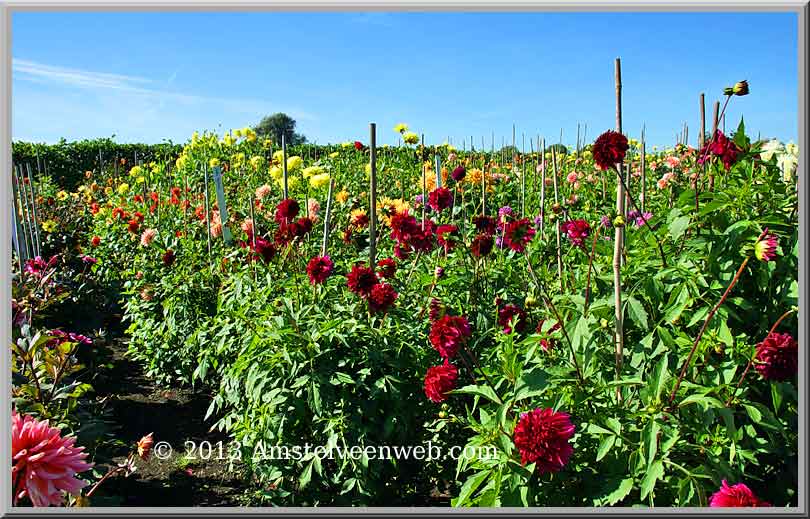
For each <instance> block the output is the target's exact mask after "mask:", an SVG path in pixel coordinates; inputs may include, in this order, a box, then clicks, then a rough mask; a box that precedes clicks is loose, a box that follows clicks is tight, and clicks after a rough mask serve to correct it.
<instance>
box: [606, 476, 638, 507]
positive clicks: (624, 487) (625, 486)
mask: <svg viewBox="0 0 810 519" xmlns="http://www.w3.org/2000/svg"><path fill="white" fill-rule="evenodd" d="M631 490H633V478H626V479H623V480H622V481H621V482H620V483H619V486H618V487H616V489H615V490H614V491H612V492H611V493H610V494H608V495H606V496H605V500H606V501H607V504H609V505H611V506H613V505H615V504H616V503H618V502H619V501H621V500H622V499H624V498H625V497H627V496H628V495H630V491H631Z"/></svg>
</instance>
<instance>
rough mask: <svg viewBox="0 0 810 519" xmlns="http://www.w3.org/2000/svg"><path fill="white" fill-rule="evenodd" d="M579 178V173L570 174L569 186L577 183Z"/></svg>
mask: <svg viewBox="0 0 810 519" xmlns="http://www.w3.org/2000/svg"><path fill="white" fill-rule="evenodd" d="M577 178H578V177H577V172H576V171H572V172H571V173H569V174H568V176H567V177H566V180H567V181H568V183H569V184H573V183H574V182H576V181H577Z"/></svg>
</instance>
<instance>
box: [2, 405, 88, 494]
mask: <svg viewBox="0 0 810 519" xmlns="http://www.w3.org/2000/svg"><path fill="white" fill-rule="evenodd" d="M75 442H76V438H70V437H68V438H63V437H62V435H61V431H59V429H57V428H56V427H51V426H50V425H49V423H48V421H47V420H46V421H44V422H41V421H39V420H36V419H34V418H32V417H30V416H28V415H26V416H20V415H19V414H17V411H15V410H14V409H12V410H11V488H12V492H13V495H12V499H13V502H14V504H15V505H16V504H17V502H18V501H19V500H20V499H22V498H24V497H26V496H27V497H28V498H29V499H30V500H31V503H32V504H33V505H34V506H51V505H54V506H59V505H61V504H62V499H63V497H62V493H63V492H68V493H70V494H73V495H78V494H79V491H80V490H81V489H82V488H84V487H85V486H87V483H85V482H84V481H81V480H79V479H76V477H75V476H76V474H77V473H79V472H84V471H85V470H89V469H91V468H92V466H93V465H92V464H89V463H87V462H85V461H84V459H85V458H86V457H87V453H86V452H82V451H83V450H84V447H75V446H74V444H75Z"/></svg>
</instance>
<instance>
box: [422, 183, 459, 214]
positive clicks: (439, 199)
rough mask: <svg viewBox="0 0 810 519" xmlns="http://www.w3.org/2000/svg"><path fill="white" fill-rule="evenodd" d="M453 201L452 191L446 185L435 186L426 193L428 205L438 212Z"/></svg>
mask: <svg viewBox="0 0 810 519" xmlns="http://www.w3.org/2000/svg"><path fill="white" fill-rule="evenodd" d="M452 203H453V193H452V192H451V191H450V190H449V189H447V188H446V187H437V188H436V189H434V190H433V191H431V192H430V194H429V195H428V205H429V206H430V208H431V209H433V210H434V211H436V212H437V213H440V212H442V211H444V210H445V209H447V208H448V207H450V205H452Z"/></svg>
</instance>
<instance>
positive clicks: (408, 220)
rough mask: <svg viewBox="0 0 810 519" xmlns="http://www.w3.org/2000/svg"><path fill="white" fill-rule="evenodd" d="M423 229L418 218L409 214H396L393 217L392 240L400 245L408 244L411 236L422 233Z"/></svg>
mask: <svg viewBox="0 0 810 519" xmlns="http://www.w3.org/2000/svg"><path fill="white" fill-rule="evenodd" d="M420 230H421V227H420V226H419V224H418V223H417V221H416V218H415V217H413V216H411V215H409V214H408V213H407V212H403V213H395V214H394V215H393V216H391V239H393V240H395V241H397V242H398V243H407V242H408V241H409V240H410V239H411V236H413V235H414V234H417V233H418V232H420Z"/></svg>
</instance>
